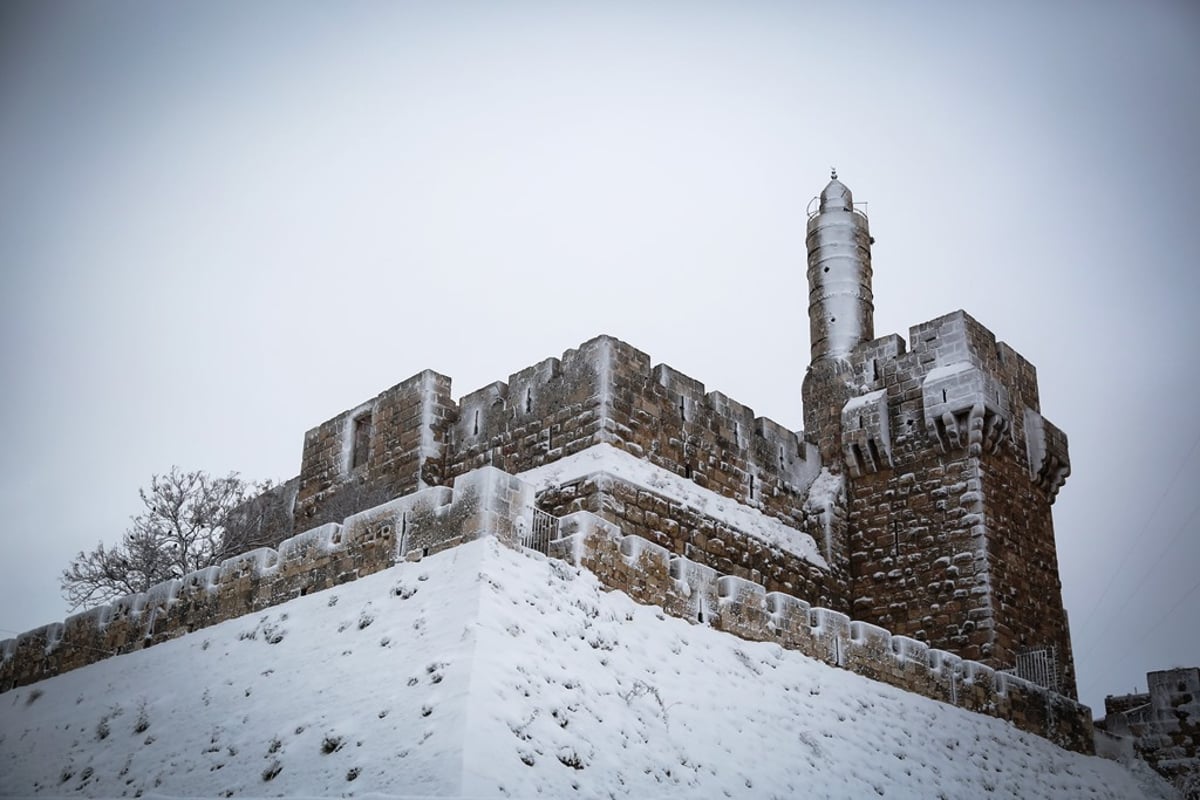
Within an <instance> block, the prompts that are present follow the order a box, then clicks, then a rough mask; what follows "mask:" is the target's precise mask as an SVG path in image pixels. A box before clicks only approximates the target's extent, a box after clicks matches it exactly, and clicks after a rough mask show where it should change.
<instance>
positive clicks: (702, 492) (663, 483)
mask: <svg viewBox="0 0 1200 800" xmlns="http://www.w3.org/2000/svg"><path fill="white" fill-rule="evenodd" d="M593 475H609V476H612V477H614V478H619V479H621V480H623V481H625V482H627V483H632V484H634V485H635V486H639V487H641V488H643V489H645V490H647V491H650V492H654V493H656V494H659V495H662V496H663V497H666V498H668V499H669V500H672V501H674V502H676V503H679V504H680V505H682V506H685V507H687V508H690V509H692V510H693V511H696V512H698V513H700V514H703V515H705V516H707V517H711V518H712V519H715V520H718V521H720V522H724V523H725V524H726V525H729V526H730V527H731V528H735V529H736V530H739V531H741V532H742V533H745V534H746V535H748V536H753V537H755V538H757V539H759V540H761V541H764V542H766V543H768V544H770V545H773V546H774V547H778V548H779V549H781V550H786V551H787V552H789V553H793V554H795V555H797V556H799V557H801V558H803V559H804V560H805V561H808V562H809V563H812V564H816V565H817V566H819V567H821V568H823V569H829V565H828V564H827V563H826V561H825V559H824V558H822V557H821V555H820V553H819V552H818V551H817V545H816V543H815V542H814V541H813V538H812V537H811V536H809V535H808V534H807V533H804V532H803V531H799V530H796V529H795V528H792V527H790V526H788V525H784V524H783V523H782V522H780V521H779V520H778V519H776V518H774V517H770V516H767V515H766V514H764V513H762V512H761V511H759V510H758V509H755V508H750V507H749V506H745V505H742V504H741V503H738V502H737V501H735V500H730V499H729V498H727V497H724V496H723V495H720V494H718V493H717V492H714V491H712V490H711V489H705V488H703V487H701V486H697V485H696V484H695V483H694V482H692V481H690V480H688V479H687V478H684V477H682V476H680V475H676V474H675V473H673V472H671V471H670V470H667V469H663V468H662V467H658V466H655V465H654V464H651V463H649V462H647V461H643V460H642V459H640V458H637V457H636V456H633V455H631V454H629V453H626V452H625V451H624V450H621V449H619V448H616V447H613V446H612V445H610V444H597V445H592V446H591V447H589V448H588V449H586V450H582V451H580V452H578V453H575V454H574V455H570V456H567V457H566V458H562V459H559V460H558V461H555V462H553V463H550V464H546V465H544V466H541V467H535V468H534V469H531V470H527V471H525V472H521V473H518V474H517V477H519V478H520V479H521V480H523V481H525V482H526V483H530V484H533V487H534V490H535V491H537V492H542V491H545V490H546V489H550V488H552V487H555V486H561V485H563V484H564V483H569V482H571V481H574V480H578V479H580V478H587V477H591V476H593Z"/></svg>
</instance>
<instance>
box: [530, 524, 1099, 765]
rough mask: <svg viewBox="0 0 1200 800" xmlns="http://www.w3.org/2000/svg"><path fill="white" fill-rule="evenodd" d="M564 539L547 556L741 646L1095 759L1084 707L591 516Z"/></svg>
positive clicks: (572, 527)
mask: <svg viewBox="0 0 1200 800" xmlns="http://www.w3.org/2000/svg"><path fill="white" fill-rule="evenodd" d="M563 532H564V535H563V536H562V538H560V539H558V540H556V541H554V542H552V544H551V548H552V549H551V554H552V555H555V556H558V557H560V558H564V559H565V560H567V561H569V562H570V563H572V564H575V565H576V566H579V567H584V568H586V569H588V570H589V571H591V572H592V573H594V574H595V575H596V576H597V578H599V580H600V581H601V582H602V583H604V584H605V585H606V586H608V587H609V588H610V589H615V590H620V591H623V592H625V593H626V594H628V595H629V596H630V597H631V598H632V599H633V600H634V601H636V602H638V603H642V604H645V605H655V606H659V607H660V608H662V609H663V611H664V612H665V613H667V614H669V615H671V616H675V617H679V618H681V619H686V620H689V621H691V622H693V623H696V624H703V625H710V626H712V627H713V628H716V629H718V630H722V631H726V632H729V633H732V634H734V635H736V636H738V637H740V638H743V639H747V640H751V641H771V642H777V643H778V644H780V645H781V646H783V647H785V648H787V649H789V650H796V651H799V652H801V653H804V654H805V655H807V656H809V657H811V658H815V659H817V660H819V661H822V662H824V663H826V664H829V665H831V666H836V667H841V668H844V669H848V670H850V671H852V672H855V673H858V674H860V675H863V676H864V677H867V678H870V679H872V680H876V681H881V682H883V683H887V684H890V685H892V686H896V687H898V688H901V689H904V690H906V691H911V692H915V693H918V694H921V695H924V696H926V697H931V698H933V699H935V700H940V701H942V702H945V703H950V704H952V705H956V706H959V707H962V708H965V709H968V710H971V711H975V712H978V713H984V714H989V715H991V716H995V717H998V718H1000V719H1004V720H1008V721H1010V722H1012V723H1013V724H1014V725H1016V726H1017V727H1019V728H1021V729H1022V730H1026V731H1029V732H1031V733H1036V734H1037V735H1039V736H1044V737H1046V738H1048V739H1050V740H1051V741H1053V742H1055V743H1056V744H1058V745H1060V746H1061V747H1065V748H1068V749H1071V750H1077V751H1080V752H1085V753H1090V752H1092V732H1091V712H1090V710H1089V709H1088V708H1087V707H1086V706H1082V705H1079V704H1078V703H1077V702H1075V701H1074V700H1072V699H1070V698H1068V697H1065V696H1063V695H1059V694H1056V693H1054V692H1052V691H1050V690H1048V689H1045V688H1043V687H1041V686H1038V685H1036V684H1033V683H1030V682H1028V681H1025V680H1022V679H1021V678H1018V677H1016V676H1015V675H1013V674H1011V673H1007V672H1002V671H997V670H995V669H993V668H992V667H990V666H988V665H986V664H982V663H979V662H977V661H970V660H965V659H962V658H960V657H959V656H957V655H955V654H953V653H950V652H947V651H944V650H938V649H935V648H931V647H930V646H929V645H928V644H926V643H924V642H920V641H917V640H915V639H912V638H909V637H906V636H897V635H893V634H892V633H891V632H889V631H888V630H886V629H884V628H882V627H879V626H876V625H872V624H869V623H866V622H862V621H858V620H852V619H851V618H850V617H849V616H847V615H846V614H844V613H841V612H839V611H836V610H833V609H828V608H821V607H814V606H812V605H810V604H809V603H807V602H805V601H804V600H802V599H800V598H798V597H795V596H793V595H789V594H784V593H781V592H766V591H765V590H764V589H763V587H762V586H760V585H758V584H756V583H754V582H752V581H747V580H745V579H743V578H738V577H735V576H730V575H722V574H720V573H718V572H716V571H715V570H713V569H711V568H710V567H707V566H705V565H703V564H696V563H694V562H691V561H689V560H688V559H687V558H684V557H682V556H675V555H672V554H671V553H670V552H669V551H668V550H666V549H665V548H662V547H659V546H657V545H655V544H654V543H652V542H650V541H647V540H646V539H643V538H642V537H639V536H624V535H622V533H621V531H620V529H619V528H617V527H616V526H613V525H611V524H609V523H606V522H605V521H603V520H601V519H599V518H598V517H595V516H594V515H592V514H590V513H588V512H578V513H576V514H574V515H571V517H569V518H564V519H563Z"/></svg>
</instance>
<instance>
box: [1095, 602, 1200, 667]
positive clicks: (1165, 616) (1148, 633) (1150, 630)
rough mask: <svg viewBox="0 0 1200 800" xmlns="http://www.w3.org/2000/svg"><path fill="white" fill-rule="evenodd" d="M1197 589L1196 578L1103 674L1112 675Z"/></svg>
mask: <svg viewBox="0 0 1200 800" xmlns="http://www.w3.org/2000/svg"><path fill="white" fill-rule="evenodd" d="M1197 589H1200V580H1197V581H1196V582H1195V583H1194V584H1192V588H1191V589H1188V590H1187V591H1186V592H1185V593H1184V595H1183V597H1180V598H1179V599H1178V600H1177V601H1175V605H1173V606H1171V609H1170V610H1169V611H1167V613H1166V614H1163V615H1162V616H1161V617H1159V618H1158V622H1157V623H1156V624H1155V625H1154V626H1153V627H1151V628H1148V629H1147V630H1146V631H1145V632H1144V633H1143V634H1142V635H1141V638H1139V639H1138V640H1137V642H1135V643H1134V644H1133V646H1132V647H1126V648H1125V655H1123V656H1122V657H1121V658H1120V660H1118V661H1117V662H1115V663H1114V664H1113V665H1112V666H1111V667H1109V669H1108V670H1107V671H1106V672H1105V675H1107V676H1112V675H1113V674H1114V673H1115V672H1116V671H1117V667H1119V666H1121V665H1122V664H1124V663H1125V662H1126V661H1128V660H1129V657H1130V656H1131V655H1133V654H1134V653H1136V652H1138V648H1139V647H1141V646H1142V643H1143V642H1145V641H1146V640H1147V639H1149V638H1150V636H1151V634H1153V633H1154V632H1155V631H1157V630H1158V629H1159V628H1161V627H1162V626H1163V625H1164V624H1165V623H1166V621H1167V620H1169V619H1170V618H1171V615H1172V614H1174V613H1175V612H1176V611H1178V610H1179V607H1180V606H1182V605H1183V604H1184V602H1186V601H1187V599H1188V598H1190V597H1191V596H1192V595H1194V594H1195V593H1196V590H1197Z"/></svg>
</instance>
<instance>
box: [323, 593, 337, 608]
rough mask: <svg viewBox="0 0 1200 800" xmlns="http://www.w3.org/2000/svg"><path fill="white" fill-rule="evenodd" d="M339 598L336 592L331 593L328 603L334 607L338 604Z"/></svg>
mask: <svg viewBox="0 0 1200 800" xmlns="http://www.w3.org/2000/svg"><path fill="white" fill-rule="evenodd" d="M337 600H338V598H337V595H336V594H334V595H330V596H329V602H328V603H326V605H328V606H329V607H330V608H333V607H334V606H336V605H337Z"/></svg>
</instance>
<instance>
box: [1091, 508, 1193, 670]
mask: <svg viewBox="0 0 1200 800" xmlns="http://www.w3.org/2000/svg"><path fill="white" fill-rule="evenodd" d="M1197 514H1200V505H1197V506H1196V507H1195V508H1193V509H1192V513H1191V514H1190V515H1189V516H1188V518H1187V520H1185V521H1184V523H1183V524H1182V525H1180V526H1179V529H1178V530H1177V531H1175V535H1174V536H1172V537H1171V541H1169V542H1167V546H1166V547H1164V548H1163V550H1162V552H1161V553H1159V554H1158V558H1156V559H1155V560H1154V562H1153V563H1151V564H1150V566H1149V567H1147V568H1146V571H1145V572H1143V573H1142V576H1141V577H1140V578H1138V582H1137V584H1135V585H1134V587H1133V589H1132V590H1131V591H1130V592H1129V594H1130V596H1136V595H1137V593H1138V590H1139V589H1141V588H1142V584H1144V583H1145V582H1146V579H1147V578H1149V577H1150V576H1151V575H1152V574H1153V573H1154V570H1155V568H1157V567H1158V564H1159V562H1160V561H1162V560H1163V559H1164V558H1166V557H1167V554H1168V553H1170V552H1171V548H1172V547H1174V546H1175V542H1177V541H1179V539H1180V537H1182V536H1183V534H1184V533H1186V532H1187V531H1189V530H1190V529H1191V524H1192V520H1194V519H1195V518H1196V515H1197ZM1115 619H1116V617H1115V616H1109V617H1108V624H1106V625H1105V626H1104V627H1103V628H1101V629H1100V632H1099V633H1097V634H1096V635H1095V636H1093V637H1091V639H1092V644H1091V646H1090V647H1088V649H1087V652H1086V653H1084V654H1083V660H1084V661H1086V660H1087V657H1088V656H1090V655H1091V654H1092V651H1093V650H1095V649H1096V645H1097V643H1099V642H1100V641H1101V639H1102V638H1103V637H1104V634H1105V633H1107V632H1108V629H1109V628H1111V627H1112V625H1113V622H1114V621H1115Z"/></svg>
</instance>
